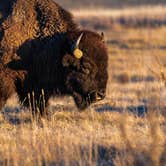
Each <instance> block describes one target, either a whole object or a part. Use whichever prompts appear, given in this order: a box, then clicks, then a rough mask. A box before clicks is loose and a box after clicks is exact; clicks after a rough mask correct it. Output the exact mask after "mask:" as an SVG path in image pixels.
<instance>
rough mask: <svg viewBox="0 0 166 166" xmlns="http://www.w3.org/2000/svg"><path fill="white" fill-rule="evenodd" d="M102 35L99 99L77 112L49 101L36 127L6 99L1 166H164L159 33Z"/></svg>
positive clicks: (0, 122)
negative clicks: (103, 92) (104, 73)
mask: <svg viewBox="0 0 166 166" xmlns="http://www.w3.org/2000/svg"><path fill="white" fill-rule="evenodd" d="M92 24H93V22H92ZM101 30H102V29H101ZM104 31H105V34H106V36H107V43H108V47H109V48H108V51H109V68H108V72H109V82H108V87H107V97H106V99H105V100H103V101H101V102H100V103H97V104H95V105H93V106H91V107H90V108H89V109H87V110H85V111H83V112H78V111H77V110H76V108H75V106H74V103H73V101H72V99H71V97H64V98H63V99H62V98H54V99H52V100H50V103H51V106H50V111H52V116H51V118H50V119H49V120H44V119H42V121H40V122H39V123H36V122H35V121H32V119H31V113H30V111H29V110H26V109H25V108H22V107H21V106H19V105H17V108H16V105H15V104H14V101H13V100H15V99H16V97H13V98H12V100H10V101H8V104H7V106H6V108H5V109H4V110H3V111H2V112H1V113H0V165H14V166H17V165H18V166H20V165H26V166H28V165H39V166H40V165H41V166H45V165H46V166H47V165H48V166H53V165H65V166H66V165H67V166H69V165H71V166H75V165H76V166H77V165H78V166H93V165H94V166H95V165H99V166H105V165H106V166H107V165H108V166H113V165H115V166H165V165H166V112H165V111H166V110H165V108H166V87H165V84H164V82H163V80H162V79H160V78H161V77H160V74H161V66H162V70H163V71H164V70H165V68H164V65H165V64H166V54H165V50H166V47H165V43H166V38H165V36H166V27H165V26H160V27H158V28H150V27H144V28H139V27H136V28H132V27H125V28H124V27H122V26H121V25H118V26H117V25H116V28H115V27H114V28H109V29H105V30H104ZM157 59H160V61H161V64H160V63H159V62H158V60H157ZM16 103H17V102H16ZM144 112H147V113H144Z"/></svg>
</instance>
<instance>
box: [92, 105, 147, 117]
mask: <svg viewBox="0 0 166 166" xmlns="http://www.w3.org/2000/svg"><path fill="white" fill-rule="evenodd" d="M95 110H96V111H97V112H119V113H121V112H124V111H128V112H129V113H133V114H134V115H136V116H139V117H144V116H145V115H146V113H147V112H148V108H147V106H145V105H138V106H128V107H126V108H124V107H116V106H110V105H103V106H101V107H99V108H96V109H95Z"/></svg>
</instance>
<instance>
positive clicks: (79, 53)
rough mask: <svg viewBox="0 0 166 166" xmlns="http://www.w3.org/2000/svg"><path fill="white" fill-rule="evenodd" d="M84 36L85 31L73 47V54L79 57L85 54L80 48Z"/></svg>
mask: <svg viewBox="0 0 166 166" xmlns="http://www.w3.org/2000/svg"><path fill="white" fill-rule="evenodd" d="M82 37H83V33H81V35H80V36H79V37H78V39H77V41H76V42H75V44H74V45H73V48H72V52H73V55H74V57H75V58H77V59H81V58H82V56H83V52H82V50H80V49H79V45H80V42H81V39H82Z"/></svg>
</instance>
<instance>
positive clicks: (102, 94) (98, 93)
mask: <svg viewBox="0 0 166 166" xmlns="http://www.w3.org/2000/svg"><path fill="white" fill-rule="evenodd" d="M97 96H98V98H99V99H100V100H102V99H104V98H105V96H106V95H105V92H103V91H101V92H100V91H99V92H97Z"/></svg>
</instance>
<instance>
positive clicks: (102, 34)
mask: <svg viewBox="0 0 166 166" xmlns="http://www.w3.org/2000/svg"><path fill="white" fill-rule="evenodd" d="M101 38H102V41H103V42H104V41H105V36H104V32H101Z"/></svg>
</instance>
